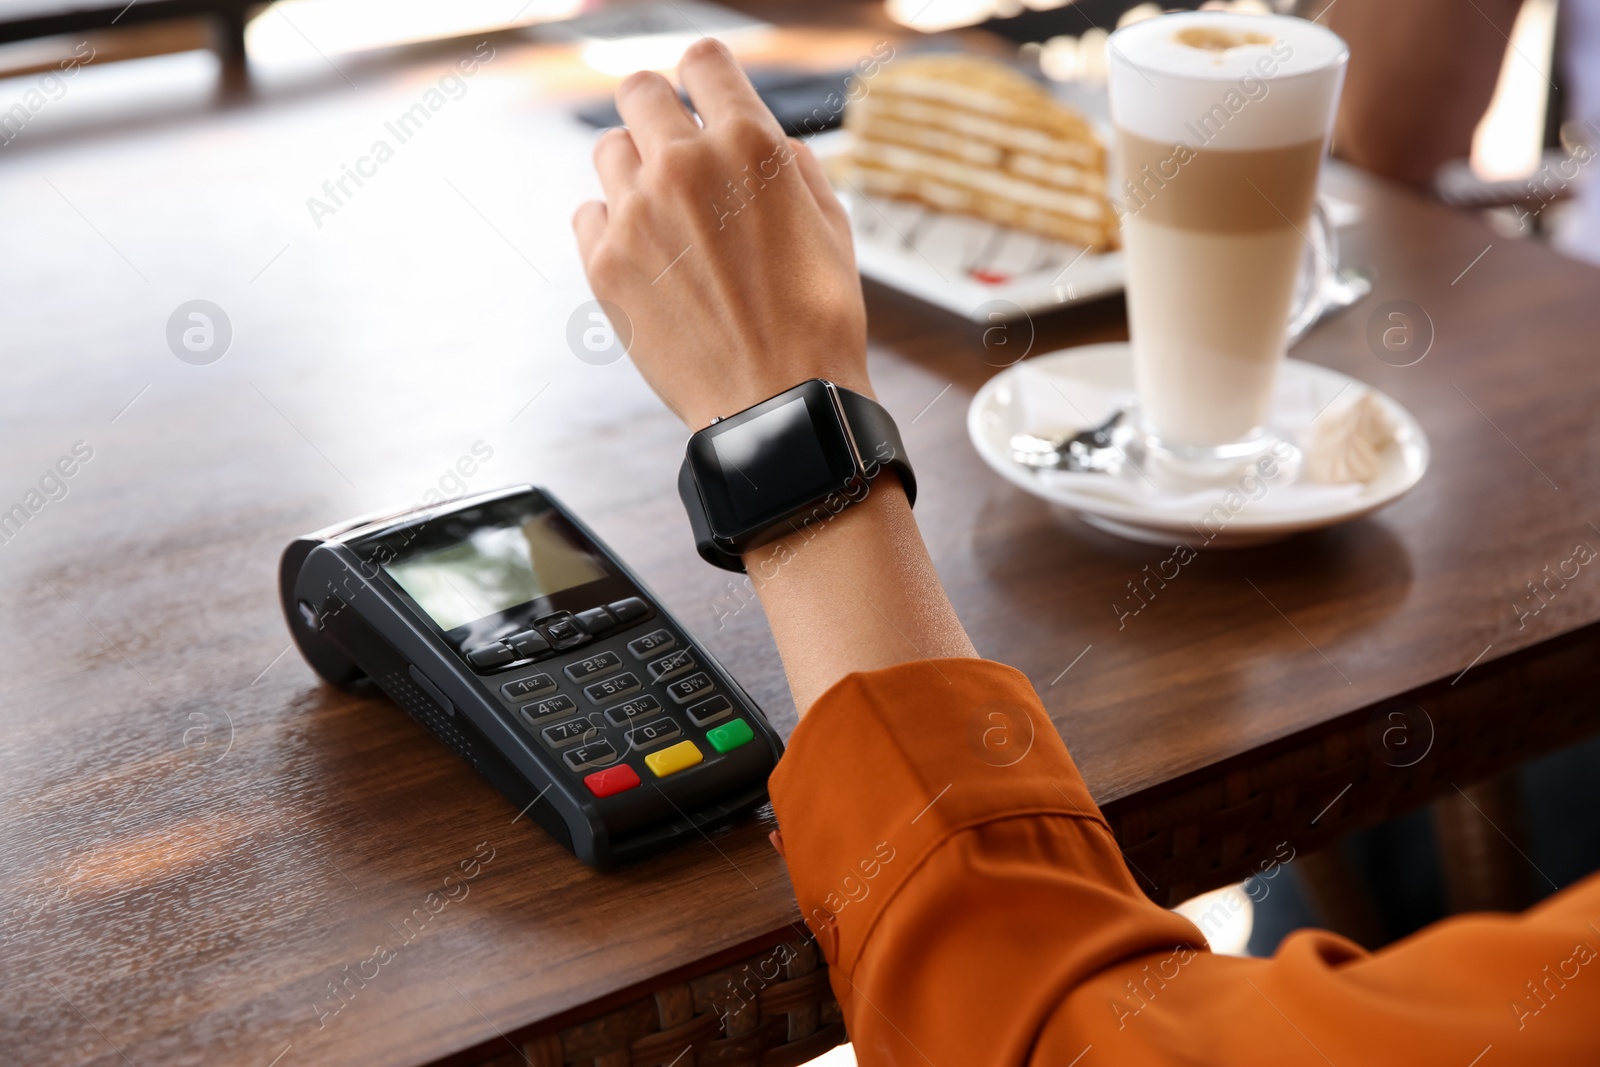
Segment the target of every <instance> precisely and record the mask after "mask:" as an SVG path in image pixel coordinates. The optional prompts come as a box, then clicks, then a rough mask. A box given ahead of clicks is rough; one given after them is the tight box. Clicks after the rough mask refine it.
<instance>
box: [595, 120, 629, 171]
mask: <svg viewBox="0 0 1600 1067" xmlns="http://www.w3.org/2000/svg"><path fill="white" fill-rule="evenodd" d="M627 137H628V131H627V130H625V129H622V128H621V127H620V126H619V127H615V128H613V129H609V130H607V131H606V132H605V133H603V134H601V135H600V139H599V140H597V141H596V142H595V144H594V160H595V162H596V163H598V162H600V161H601V160H602V159H604V158H605V157H606V156H607V155H609V154H611V153H612V152H616V151H619V150H621V148H622V147H623V144H624V142H625V140H626V138H627Z"/></svg>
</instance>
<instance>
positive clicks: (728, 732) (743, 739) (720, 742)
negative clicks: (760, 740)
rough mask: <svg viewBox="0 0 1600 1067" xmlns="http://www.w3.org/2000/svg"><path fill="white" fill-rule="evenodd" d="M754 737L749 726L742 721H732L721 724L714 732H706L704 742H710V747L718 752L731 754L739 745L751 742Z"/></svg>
mask: <svg viewBox="0 0 1600 1067" xmlns="http://www.w3.org/2000/svg"><path fill="white" fill-rule="evenodd" d="M755 736H756V735H755V732H754V731H752V730H751V729H750V724H749V723H747V722H745V721H744V720H743V719H734V720H733V721H732V722H725V723H723V724H722V725H721V726H719V727H717V728H716V729H715V730H707V731H706V740H707V741H710V742H711V747H712V748H714V749H716V750H717V751H718V752H732V751H733V750H734V749H736V748H738V747H739V746H740V745H743V744H746V743H748V742H749V741H751V740H753V739H754V738H755Z"/></svg>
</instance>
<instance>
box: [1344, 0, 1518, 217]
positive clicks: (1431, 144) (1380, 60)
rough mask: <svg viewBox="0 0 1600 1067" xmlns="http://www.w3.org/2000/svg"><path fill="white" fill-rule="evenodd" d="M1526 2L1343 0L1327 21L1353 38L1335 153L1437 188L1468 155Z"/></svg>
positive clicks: (1414, 183) (1411, 181)
mask: <svg viewBox="0 0 1600 1067" xmlns="http://www.w3.org/2000/svg"><path fill="white" fill-rule="evenodd" d="M1520 6H1521V0H1472V2H1471V3H1463V2H1462V0H1405V2H1404V3H1394V2H1393V0H1338V2H1337V3H1335V4H1333V5H1332V6H1331V9H1325V10H1326V15H1327V24H1328V26H1329V27H1330V28H1331V29H1332V30H1333V31H1334V32H1336V33H1338V34H1339V35H1340V36H1341V37H1343V38H1344V39H1345V41H1346V42H1348V43H1349V45H1350V70H1349V73H1348V75H1347V77H1346V80H1345V86H1344V95H1343V99H1342V101H1341V103H1340V105H1339V117H1338V122H1337V125H1336V127H1335V130H1334V138H1333V147H1334V152H1335V153H1336V154H1338V155H1339V156H1341V157H1342V158H1344V159H1347V160H1349V161H1350V162H1352V163H1355V164H1356V165H1358V166H1361V167H1365V168H1367V169H1368V170H1371V171H1374V172H1376V173H1378V174H1382V175H1384V176H1385V177H1389V178H1395V179H1397V180H1399V181H1403V182H1408V183H1410V184H1412V185H1418V186H1429V185H1431V184H1432V182H1433V176H1434V174H1435V172H1436V171H1437V170H1438V169H1439V166H1440V165H1441V164H1443V163H1445V162H1447V161H1449V160H1451V159H1459V158H1462V157H1464V156H1466V155H1467V154H1468V153H1469V152H1470V151H1471V148H1472V132H1473V130H1474V129H1475V128H1476V126H1477V124H1478V120H1479V119H1481V118H1482V117H1483V113H1484V111H1485V109H1487V107H1488V106H1489V99H1490V97H1491V96H1493V95H1494V86H1495V79H1496V78H1497V76H1498V74H1499V71H1500V62H1501V59H1502V57H1503V56H1504V55H1505V50H1506V39H1507V36H1508V35H1509V34H1510V32H1511V24H1512V23H1513V22H1514V21H1515V20H1516V16H1517V9H1518V8H1519V7H1520Z"/></svg>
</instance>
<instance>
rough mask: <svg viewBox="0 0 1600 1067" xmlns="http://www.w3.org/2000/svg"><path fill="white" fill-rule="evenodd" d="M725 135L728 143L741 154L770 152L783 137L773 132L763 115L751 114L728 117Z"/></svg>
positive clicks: (779, 143) (780, 142) (781, 141)
mask: <svg viewBox="0 0 1600 1067" xmlns="http://www.w3.org/2000/svg"><path fill="white" fill-rule="evenodd" d="M727 137H728V141H729V143H730V144H732V145H733V146H734V148H735V149H737V150H738V151H739V153H740V154H741V155H754V154H756V153H770V152H771V151H772V150H773V149H774V148H775V147H776V146H778V145H781V144H782V143H783V138H782V137H781V136H779V135H777V134H775V133H774V132H773V130H772V127H771V126H770V125H769V124H768V123H767V122H766V121H765V119H764V117H763V116H760V115H752V114H742V115H735V116H734V117H732V118H730V119H729V120H728V123H727Z"/></svg>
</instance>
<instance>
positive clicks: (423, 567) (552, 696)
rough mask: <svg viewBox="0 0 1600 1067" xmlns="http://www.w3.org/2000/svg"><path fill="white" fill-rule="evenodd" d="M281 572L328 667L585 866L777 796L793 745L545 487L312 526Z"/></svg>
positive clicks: (314, 650)
mask: <svg viewBox="0 0 1600 1067" xmlns="http://www.w3.org/2000/svg"><path fill="white" fill-rule="evenodd" d="M279 584H280V592H281V595H282V598H283V607H284V614H285V616H286V617H287V619H288V623H289V629H290V631H291V633H292V634H293V635H294V640H295V643H296V645H297V646H298V647H299V649H300V652H301V654H302V655H304V656H305V658H306V662H307V663H309V664H310V665H311V667H312V668H313V669H314V670H316V672H317V673H318V674H319V675H321V677H322V678H323V679H325V680H326V681H328V682H330V683H332V684H334V685H337V686H341V687H347V688H352V687H362V686H365V685H366V684H367V681H366V680H368V679H370V681H371V683H372V684H375V685H376V686H377V687H378V688H379V689H381V690H382V691H383V692H384V693H386V694H387V695H388V696H389V697H390V698H391V699H392V700H393V701H394V702H395V703H396V704H399V705H400V707H401V708H403V709H404V710H405V711H406V712H407V713H408V714H409V715H410V716H411V717H412V718H413V719H415V720H416V721H417V722H419V723H421V724H422V725H423V726H425V727H427V728H428V729H429V730H430V731H432V732H433V734H434V735H435V736H436V737H437V738H438V739H439V740H440V741H443V742H444V743H445V744H446V745H448V746H449V747H450V748H451V749H452V750H454V751H455V753H456V754H457V755H459V756H460V757H461V758H462V759H464V760H466V761H467V762H468V763H470V764H471V765H472V766H473V768H474V769H476V770H477V771H478V773H479V774H481V775H483V776H484V777H485V778H487V779H488V780H489V781H490V783H492V784H493V785H494V786H495V787H496V788H497V789H499V790H500V791H501V792H502V793H504V794H505V795H506V797H507V798H508V799H509V800H510V801H511V803H512V804H514V805H516V807H517V809H518V810H519V811H524V810H525V811H526V813H527V814H528V816H529V817H530V818H532V819H533V821H535V822H537V823H538V824H539V825H540V826H542V827H543V828H544V829H545V830H546V831H548V832H549V833H550V835H551V836H553V837H554V838H555V839H556V840H558V841H560V842H561V843H562V844H563V845H565V846H566V847H567V848H569V849H571V850H572V851H573V852H574V853H575V854H576V855H577V857H578V858H579V859H580V860H582V861H583V862H585V863H587V864H590V865H593V866H596V867H611V866H615V865H618V864H622V863H628V862H630V861H633V860H637V859H642V858H644V857H646V856H649V855H652V854H654V853H657V852H660V851H663V850H665V849H667V848H670V847H672V846H673V845H675V844H678V843H681V842H687V841H696V840H701V839H703V835H704V834H705V833H707V832H709V831H710V830H712V829H714V828H717V827H721V826H723V825H726V824H727V823H729V822H731V821H733V820H735V819H737V818H738V817H739V816H741V815H742V814H744V813H747V812H749V811H751V810H752V809H753V808H755V807H757V806H758V805H760V804H761V803H762V802H763V801H765V799H766V783H767V775H768V774H769V773H770V772H771V771H772V768H773V767H774V765H775V764H776V763H777V760H778V756H779V755H780V754H781V753H782V751H783V745H782V742H781V741H780V740H779V738H778V736H777V734H776V733H775V732H774V731H773V729H772V727H771V726H770V725H769V724H768V723H767V720H766V717H765V716H763V715H762V713H761V711H760V709H758V708H757V707H756V706H755V704H754V703H752V702H751V700H750V698H749V696H747V695H746V694H745V692H744V690H742V689H741V688H740V687H739V684H738V683H737V682H735V681H734V680H733V678H732V677H731V676H730V675H729V674H728V672H727V671H725V670H724V669H723V668H722V666H721V664H719V663H718V662H717V661H716V660H715V659H714V658H713V657H712V656H711V654H710V653H709V652H707V651H706V649H705V648H704V647H703V646H701V645H700V644H699V643H698V642H696V641H695V640H694V638H693V637H692V636H691V635H690V633H689V631H688V630H687V629H686V628H685V627H684V626H683V624H682V623H680V622H679V621H678V620H677V619H676V618H674V617H673V616H672V615H671V614H670V613H669V612H668V611H667V610H666V608H665V607H663V606H662V605H661V603H660V602H659V601H658V600H657V599H656V597H655V596H654V595H653V594H652V593H651V592H650V591H649V590H648V589H646V588H645V586H644V583H643V582H641V581H640V580H639V578H638V577H637V576H636V575H635V574H634V573H633V572H632V571H630V570H629V569H628V567H627V565H626V564H624V563H623V562H622V561H621V560H620V559H618V558H617V556H616V555H615V554H614V553H612V552H611V551H610V550H609V549H608V548H607V547H606V546H605V545H604V544H603V543H602V542H601V540H600V539H599V538H598V537H596V536H595V535H594V533H593V532H592V531H590V530H589V529H588V528H587V527H586V526H584V525H583V523H582V522H580V521H579V520H578V519H577V518H576V517H575V516H574V515H573V514H572V513H571V512H569V511H568V510H567V509H566V508H564V507H562V506H561V504H560V503H559V502H558V501H557V500H556V499H555V498H554V497H553V496H552V495H551V494H550V493H548V492H546V491H545V490H543V489H539V488H535V487H533V486H517V487H513V488H509V489H502V490H497V491H495V492H491V493H484V494H481V495H477V496H472V497H467V498H464V499H461V500H456V501H452V502H449V503H445V504H440V505H433V506H423V507H418V508H414V509H411V510H408V511H403V512H399V513H395V514H389V515H383V516H367V517H364V518H361V519H355V520H352V521H350V522H346V523H342V524H340V525H338V526H334V527H330V528H329V529H326V530H322V531H320V532H318V533H314V534H309V535H307V536H305V537H300V538H297V539H296V540H295V541H294V542H293V543H291V544H290V545H289V547H288V549H287V550H286V551H285V552H284V554H283V560H282V565H281V568H280V573H279Z"/></svg>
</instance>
